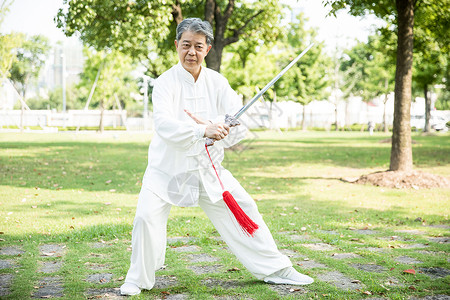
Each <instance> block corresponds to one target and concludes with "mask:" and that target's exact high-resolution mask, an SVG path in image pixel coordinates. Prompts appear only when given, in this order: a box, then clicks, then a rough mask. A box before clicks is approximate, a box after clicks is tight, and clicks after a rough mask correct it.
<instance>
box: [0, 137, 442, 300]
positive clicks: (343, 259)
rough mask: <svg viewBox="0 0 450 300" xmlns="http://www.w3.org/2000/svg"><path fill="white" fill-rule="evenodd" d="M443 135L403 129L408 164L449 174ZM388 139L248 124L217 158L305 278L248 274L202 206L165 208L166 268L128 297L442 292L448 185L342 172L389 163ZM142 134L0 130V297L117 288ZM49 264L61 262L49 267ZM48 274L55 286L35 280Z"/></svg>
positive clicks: (126, 251) (141, 167)
mask: <svg viewBox="0 0 450 300" xmlns="http://www.w3.org/2000/svg"><path fill="white" fill-rule="evenodd" d="M449 137H450V135H449V134H437V135H428V136H423V135H420V134H414V135H413V139H414V141H415V143H414V144H413V157H414V165H415V168H416V169H420V170H422V171H426V172H430V173H434V174H438V175H441V176H446V177H450V138H449ZM386 138H389V136H387V135H384V134H380V133H376V134H374V135H372V136H369V135H368V134H367V133H365V132H363V133H361V132H302V131H293V132H284V133H282V134H279V133H274V132H253V133H252V134H251V135H250V137H249V138H248V139H247V140H245V141H244V142H243V143H242V145H241V147H239V148H236V149H234V150H233V151H228V152H227V153H226V158H225V161H224V166H225V167H227V168H228V169H229V170H230V171H231V172H232V173H233V174H234V175H235V177H236V178H237V179H238V180H239V181H240V182H241V183H242V185H243V186H244V187H245V188H246V189H247V191H248V192H249V193H250V194H251V195H252V196H253V197H254V199H255V201H257V204H258V207H259V210H260V212H261V214H262V215H263V217H264V219H265V221H266V223H267V225H268V226H269V228H270V229H271V231H272V233H273V235H274V238H275V239H276V241H277V244H278V246H279V248H280V249H282V250H283V251H284V252H285V253H287V254H289V256H291V260H292V262H293V263H294V265H295V267H296V268H297V269H298V270H299V271H300V272H303V273H306V274H309V275H310V276H312V277H313V278H315V279H316V282H315V283H314V284H312V285H310V286H307V287H302V288H296V287H273V286H270V285H268V284H264V283H261V282H259V281H257V280H255V279H254V278H253V277H252V276H251V275H250V273H249V272H247V271H246V270H245V269H244V267H243V266H242V265H241V264H240V263H239V262H238V261H237V260H236V259H235V258H234V256H233V255H232V254H230V253H229V251H228V250H227V248H226V245H225V244H224V243H223V242H222V241H221V240H220V238H219V236H218V233H217V232H216V231H215V229H214V227H213V226H212V225H211V223H210V221H209V220H208V219H207V217H206V215H205V214H204V213H203V212H202V211H201V209H199V208H179V207H174V208H172V211H171V214H170V220H169V225H168V236H169V238H170V240H169V246H168V250H167V255H166V268H165V269H164V270H161V271H158V272H157V275H158V279H159V281H160V285H158V286H157V288H155V289H153V290H151V291H146V292H144V293H142V294H141V295H140V296H137V297H135V298H136V299H149V298H150V299H160V298H167V299H170V297H173V299H255V300H256V299H258V300H259V299H281V298H282V299H310V298H321V299H322V298H323V299H365V298H370V297H384V298H386V299H405V298H408V297H410V296H416V297H424V296H426V295H432V294H436V295H438V294H440V295H450V289H449V286H450V276H448V275H450V270H449V269H450V263H449V262H450V255H449V240H448V239H449V237H450V230H449V229H450V222H449V220H448V216H449V211H450V190H449V189H430V190H426V189H411V190H399V189H389V188H382V187H374V186H364V185H356V184H351V183H346V182H343V181H341V180H340V178H343V177H358V176H360V175H363V174H368V173H371V172H375V171H381V170H386V169H388V167H389V157H390V144H389V143H383V142H382V141H383V140H385V139H386ZM150 140H151V136H150V135H145V134H131V133H127V132H107V133H104V134H102V135H99V134H95V133H78V134H75V133H70V132H67V133H59V134H38V133H36V134H35V133H24V134H15V133H0V207H1V210H0V222H1V223H0V224H1V225H0V231H1V235H0V238H1V241H0V249H1V250H0V251H2V252H0V262H1V265H0V276H1V277H0V279H1V281H3V283H2V284H0V297H1V298H2V299H3V297H4V298H5V299H29V298H31V297H46V296H49V295H53V296H61V295H62V298H64V299H86V298H87V297H92V298H96V297H100V296H101V295H104V294H105V293H111V294H117V290H115V289H114V288H117V287H119V286H120V285H121V284H122V283H123V277H124V276H125V274H126V271H127V269H128V265H129V258H130V254H131V252H130V239H131V229H132V222H133V217H134V212H135V207H136V202H137V196H138V193H139V190H140V186H141V180H142V176H143V173H144V171H145V167H146V162H147V149H148V144H149V142H150ZM194 245H195V246H196V247H194ZM188 246H191V247H188ZM5 249H6V250H5ZM46 249H47V250H46ZM7 250H8V251H12V252H13V254H11V253H7ZM14 251H15V252H14ZM195 258H199V259H197V261H196V260H195ZM202 259H203V260H202ZM52 264H53V265H55V266H59V267H58V268H54V269H53V270H50V271H49V270H48V269H46V268H47V267H48V266H50V265H52ZM205 270H206V271H205ZM208 270H211V272H207V271H208ZM217 270H219V271H220V272H216V271H217ZM405 270H413V271H408V272H404V271H405ZM203 271H204V272H203ZM411 273H415V274H411ZM96 276H97V277H96ZM341 276H342V277H341ZM340 278H341V279H342V280H340ZM336 279H339V280H338V281H342V282H347V281H348V282H347V285H345V286H342V285H341V284H340V282H334V281H333V280H336ZM46 282H49V284H47V285H48V286H51V287H54V289H53V290H52V289H47V290H46V288H48V286H47V287H46ZM46 293H48V295H47V294H46ZM52 293H53V294H52ZM176 297H179V298H176ZM183 297H185V298H183ZM227 297H229V298H227Z"/></svg>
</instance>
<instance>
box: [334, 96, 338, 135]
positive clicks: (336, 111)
mask: <svg viewBox="0 0 450 300" xmlns="http://www.w3.org/2000/svg"><path fill="white" fill-rule="evenodd" d="M334 120H335V121H336V123H335V124H336V128H335V131H339V127H338V110H337V99H336V105H335V107H334Z"/></svg>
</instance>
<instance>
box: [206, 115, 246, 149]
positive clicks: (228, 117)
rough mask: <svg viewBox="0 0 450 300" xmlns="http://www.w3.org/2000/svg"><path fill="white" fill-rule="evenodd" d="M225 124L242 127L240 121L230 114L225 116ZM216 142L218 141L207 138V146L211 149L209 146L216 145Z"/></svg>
mask: <svg viewBox="0 0 450 300" xmlns="http://www.w3.org/2000/svg"><path fill="white" fill-rule="evenodd" d="M225 124H227V125H228V126H230V127H234V126H238V125H241V123H239V121H238V120H237V119H236V118H235V117H233V116H231V115H229V114H226V115H225ZM215 141H216V140H215V139H212V138H209V137H208V138H206V142H205V143H206V146H208V147H209V146H212V145H214V142H215Z"/></svg>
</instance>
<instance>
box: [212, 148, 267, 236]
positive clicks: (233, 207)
mask: <svg viewBox="0 0 450 300" xmlns="http://www.w3.org/2000/svg"><path fill="white" fill-rule="evenodd" d="M205 148H206V153H208V157H209V160H210V161H211V165H212V167H213V169H214V172H216V176H217V179H219V183H220V186H221V187H222V191H223V194H222V196H223V201H224V202H225V204H226V205H227V206H228V208H229V209H230V211H231V212H232V213H233V215H234V217H235V218H236V221H238V223H239V225H240V226H241V227H242V229H243V230H244V231H245V232H246V233H247V234H248V235H249V236H252V237H253V235H254V234H255V231H256V229H258V228H259V226H258V224H256V223H255V222H253V221H252V219H250V217H249V216H247V215H246V214H245V212H244V211H243V210H242V208H241V207H240V206H239V204H238V203H237V202H236V200H235V199H234V197H233V195H231V194H230V192H228V191H225V187H224V186H223V183H222V180H220V177H219V174H218V173H217V170H216V167H215V166H214V163H213V161H212V159H211V155H209V151H208V145H206V144H205Z"/></svg>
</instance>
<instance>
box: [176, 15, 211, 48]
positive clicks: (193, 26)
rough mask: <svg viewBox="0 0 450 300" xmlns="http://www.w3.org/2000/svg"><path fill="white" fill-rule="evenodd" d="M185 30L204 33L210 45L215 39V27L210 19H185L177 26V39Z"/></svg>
mask: <svg viewBox="0 0 450 300" xmlns="http://www.w3.org/2000/svg"><path fill="white" fill-rule="evenodd" d="M185 31H192V32H195V33H201V34H204V35H205V36H206V44H208V45H211V44H212V42H213V41H214V34H213V29H212V27H211V24H209V22H208V21H202V19H199V18H188V19H184V20H183V21H181V23H180V24H178V26H177V41H179V40H180V39H181V35H182V34H183V32H185Z"/></svg>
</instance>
